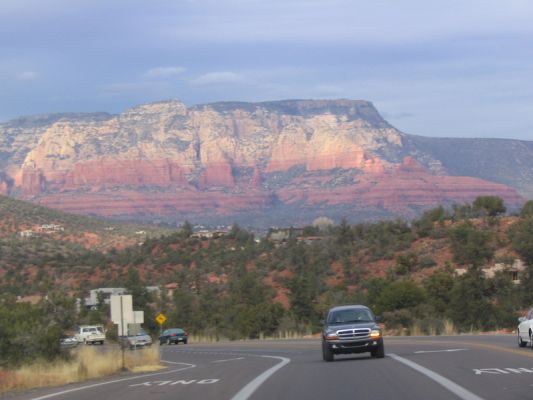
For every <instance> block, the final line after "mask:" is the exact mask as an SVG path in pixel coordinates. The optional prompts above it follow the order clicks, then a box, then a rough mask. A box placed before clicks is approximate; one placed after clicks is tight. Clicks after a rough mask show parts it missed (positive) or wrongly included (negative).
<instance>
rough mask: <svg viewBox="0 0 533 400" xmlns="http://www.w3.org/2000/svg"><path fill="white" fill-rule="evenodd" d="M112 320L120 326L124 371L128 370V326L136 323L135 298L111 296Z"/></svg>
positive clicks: (129, 295)
mask: <svg viewBox="0 0 533 400" xmlns="http://www.w3.org/2000/svg"><path fill="white" fill-rule="evenodd" d="M110 300H111V320H112V321H113V322H114V323H115V324H117V325H118V336H119V341H120V344H121V346H120V347H121V349H122V370H123V371H125V370H126V363H125V356H124V350H125V346H126V340H127V339H126V336H127V335H128V324H130V323H133V322H135V317H134V313H133V298H132V296H131V294H126V295H118V296H111V299H110Z"/></svg>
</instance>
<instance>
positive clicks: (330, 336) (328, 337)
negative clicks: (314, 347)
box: [326, 332, 339, 340]
mask: <svg viewBox="0 0 533 400" xmlns="http://www.w3.org/2000/svg"><path fill="white" fill-rule="evenodd" d="M338 338H339V337H338V336H337V332H326V340H337V339H338Z"/></svg>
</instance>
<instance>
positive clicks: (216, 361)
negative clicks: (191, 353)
mask: <svg viewBox="0 0 533 400" xmlns="http://www.w3.org/2000/svg"><path fill="white" fill-rule="evenodd" d="M236 360H244V357H237V358H228V359H227V360H215V361H211V362H212V363H223V362H228V361H236Z"/></svg>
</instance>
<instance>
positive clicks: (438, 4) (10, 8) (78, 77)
mask: <svg viewBox="0 0 533 400" xmlns="http://www.w3.org/2000/svg"><path fill="white" fill-rule="evenodd" d="M532 21H533V1H531V0H431V1H427V0H364V1H362V0H149V1H146V0H46V1H43V0H1V1H0V54H1V56H0V121H7V120H9V119H12V118H15V117H18V116H23V115H32V114H43V113H54V112H99V111H105V112H109V113H120V112H123V111H125V110H126V109H128V108H130V107H133V106H136V105H139V104H144V103H149V102H153V101H159V100H166V99H178V100H181V101H183V102H184V103H185V104H186V105H188V106H191V105H194V104H203V103H211V102H216V101H271V100H282V99H336V98H348V99H364V100H368V101H371V102H372V103H373V104H374V105H375V106H376V108H377V109H378V111H379V112H380V113H381V114H382V115H383V116H384V118H385V119H386V120H387V121H389V122H390V123H391V124H392V125H393V126H395V127H396V128H398V129H400V130H401V131H403V132H405V133H410V134H416V135H422V136H438V137H491V138H514V139H522V140H533V22H532Z"/></svg>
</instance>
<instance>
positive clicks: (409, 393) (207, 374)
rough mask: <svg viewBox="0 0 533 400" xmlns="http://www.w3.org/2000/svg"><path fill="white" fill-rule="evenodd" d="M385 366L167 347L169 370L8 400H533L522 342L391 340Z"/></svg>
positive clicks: (253, 345) (279, 344) (281, 349)
mask: <svg viewBox="0 0 533 400" xmlns="http://www.w3.org/2000/svg"><path fill="white" fill-rule="evenodd" d="M385 351H386V357H385V358H384V359H373V358H370V357H369V356H368V355H366V354H360V355H344V356H336V360H335V362H331V363H326V362H324V361H322V356H321V351H320V342H319V341H318V340H291V341H250V342H238V343H218V344H203V345H195V344H188V345H178V346H163V347H162V360H163V361H164V363H165V364H166V365H167V366H168V368H166V369H164V370H161V371H159V372H157V373H152V374H138V375H132V374H126V375H120V376H115V377H112V378H108V379H105V380H98V381H91V382H85V383H82V384H76V385H68V386H65V387H60V388H48V389H38V390H33V391H31V392H25V393H18V394H15V395H13V394H11V395H6V396H3V397H2V399H4V398H5V399H10V400H11V399H13V400H23V399H36V400H37V399H39V400H41V399H42V400H44V399H56V400H64V399H76V400H95V399H98V400H104V399H116V400H122V399H124V400H126V399H127V400H145V399H155V400H167V399H168V400H170V399H178V398H179V399H195V400H198V399H202V400H203V399H206V400H209V399H217V400H218V399H235V400H244V399H252V400H261V399H265V400H266V399H268V400H272V399H328V400H329V399H343V400H344V399H372V400H387V399H394V400H401V399H405V400H413V399H431V400H440V399H468V400H476V399H487V400H488V399H498V400H502V399H505V400H510V399H533V351H532V350H531V349H529V348H518V346H517V344H516V338H515V336H514V335H499V336H456V337H400V338H385Z"/></svg>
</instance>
